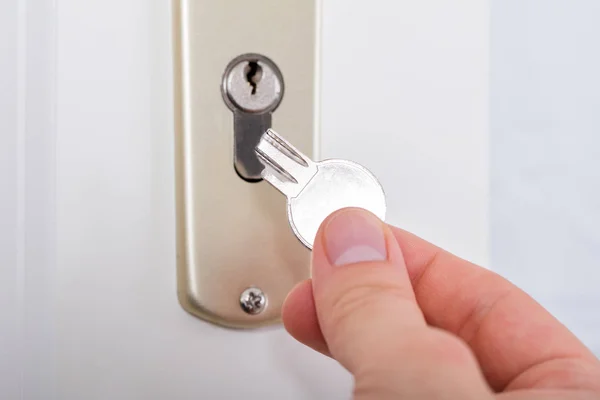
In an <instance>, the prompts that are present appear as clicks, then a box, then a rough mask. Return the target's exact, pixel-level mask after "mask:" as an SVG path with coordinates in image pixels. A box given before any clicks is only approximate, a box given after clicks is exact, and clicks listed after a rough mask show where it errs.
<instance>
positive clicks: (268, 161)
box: [256, 148, 298, 183]
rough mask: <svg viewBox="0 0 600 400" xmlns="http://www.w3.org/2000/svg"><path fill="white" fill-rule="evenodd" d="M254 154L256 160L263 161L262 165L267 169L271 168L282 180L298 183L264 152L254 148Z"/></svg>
mask: <svg viewBox="0 0 600 400" xmlns="http://www.w3.org/2000/svg"><path fill="white" fill-rule="evenodd" d="M256 154H257V155H258V158H260V160H261V161H263V163H264V164H266V166H267V167H270V168H272V169H273V170H274V171H275V172H276V173H278V174H279V175H281V176H282V177H283V178H285V179H287V180H288V181H290V182H292V183H298V181H297V180H296V178H294V177H293V176H292V175H291V174H290V173H289V172H287V171H286V170H285V169H284V168H283V167H282V166H281V165H279V163H278V162H277V161H275V160H273V159H272V158H271V157H269V155H268V154H266V153H265V152H264V151H262V150H261V149H259V148H256Z"/></svg>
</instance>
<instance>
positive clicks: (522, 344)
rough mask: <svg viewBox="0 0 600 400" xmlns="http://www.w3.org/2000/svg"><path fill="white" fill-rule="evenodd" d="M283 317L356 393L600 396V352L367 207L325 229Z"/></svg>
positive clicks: (484, 274)
mask: <svg viewBox="0 0 600 400" xmlns="http://www.w3.org/2000/svg"><path fill="white" fill-rule="evenodd" d="M283 320H284V323H285V327H286V329H287V330H288V332H289V333H290V334H291V335H292V336H293V337H295V338H296V339H297V340H299V341H300V342H302V343H304V344H306V345H307V346H310V347H312V348H313V349H315V350H317V351H320V352H321V353H323V354H326V355H329V356H331V357H333V358H335V359H336V360H337V361H339V362H340V364H341V365H342V366H344V367H345V368H346V369H347V370H348V371H350V373H352V375H353V376H354V379H355V389H354V396H355V398H356V399H452V400H455V399H461V400H464V399H476V400H485V399H494V398H497V399H527V400H530V399H561V400H562V399H600V362H599V361H598V359H597V358H596V357H595V356H594V355H593V354H592V353H591V352H590V351H589V350H588V349H587V348H586V347H585V346H584V345H583V344H582V343H581V342H580V341H579V340H578V339H577V338H576V337H575V336H573V334H571V333H570V332H569V330H567V329H566V328H565V327H564V326H563V325H561V324H560V323H559V322H558V321H557V320H556V319H554V318H553V317H552V316H551V315H550V314H549V313H548V312H547V311H546V310H545V309H544V308H542V307H541V306H540V305H539V304H537V303H536V302H535V301H534V300H533V299H532V298H530V297H529V296H528V295H527V294H525V293H524V292H522V291H521V290H519V289H518V288H516V287H515V286H513V285H512V284H511V283H509V282H508V281H506V280H504V279H503V278H501V277H500V276H498V275H496V274H494V273H493V272H490V271H488V270H485V269H483V268H480V267H478V266H476V265H473V264H471V263H469V262H466V261H464V260H461V259H459V258H457V257H455V256H453V255H451V254H449V253H447V252H445V251H443V250H441V249H439V248H437V247H435V246H433V245H431V244H429V243H427V242H425V241H424V240H422V239H419V238H417V237H415V236H413V235H411V234H410V233H407V232H405V231H402V230H400V229H397V228H394V227H390V226H388V225H386V224H384V223H382V222H381V221H380V220H379V219H377V218H376V217H375V216H373V215H371V214H369V213H367V212H366V211H363V210H358V209H345V210H341V211H338V212H336V213H334V214H333V215H331V216H330V217H329V218H328V219H327V220H326V221H325V222H324V223H323V224H322V226H321V228H320V230H319V233H318V235H317V238H316V240H315V244H314V248H313V253H312V280H308V281H305V282H303V283H301V284H299V285H298V286H297V287H296V288H295V289H294V290H293V291H292V292H291V293H290V295H289V296H288V298H287V300H286V302H285V305H284V309H283ZM495 396H496V397H495Z"/></svg>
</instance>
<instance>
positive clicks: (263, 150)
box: [255, 129, 317, 198]
mask: <svg viewBox="0 0 600 400" xmlns="http://www.w3.org/2000/svg"><path fill="white" fill-rule="evenodd" d="M255 151H256V154H257V156H258V159H259V160H260V161H261V162H262V163H263V165H264V166H265V169H264V170H263V173H262V175H263V178H264V179H265V180H266V181H267V182H269V183H270V184H271V185H273V186H274V187H275V188H276V189H277V190H279V191H280V192H281V193H283V194H284V195H285V196H286V197H288V198H293V197H296V196H297V195H298V194H299V193H300V192H301V191H302V189H304V187H305V186H306V185H307V184H308V182H309V181H310V180H311V179H312V178H313V177H314V176H315V174H316V173H317V164H316V163H315V162H313V161H312V160H311V159H310V158H308V157H306V156H305V155H304V154H302V153H301V152H300V151H299V150H298V149H296V148H295V147H294V146H292V145H291V144H290V143H289V142H288V141H286V140H285V139H284V138H282V137H281V136H280V135H279V134H278V133H277V132H275V131H274V130H272V129H269V130H267V131H266V132H265V133H264V134H263V135H262V137H261V139H260V141H259V143H258V145H257V146H256V149H255Z"/></svg>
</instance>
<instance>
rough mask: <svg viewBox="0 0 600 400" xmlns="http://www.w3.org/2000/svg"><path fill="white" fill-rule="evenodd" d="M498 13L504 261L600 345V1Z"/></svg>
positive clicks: (496, 192) (506, 1)
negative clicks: (599, 253)
mask: <svg viewBox="0 0 600 400" xmlns="http://www.w3.org/2000/svg"><path fill="white" fill-rule="evenodd" d="M492 16H493V18H492V44H491V48H492V86H491V87H492V100H491V102H492V136H491V137H492V142H491V151H492V152H491V156H492V162H491V180H492V203H491V217H492V224H491V227H492V259H493V265H494V269H495V270H497V271H498V272H500V273H502V274H504V275H506V276H507V277H508V278H510V279H511V280H513V281H514V282H516V283H517V284H519V285H520V286H521V287H523V288H524V289H526V290H527V291H528V292H529V293H531V294H532V295H533V296H535V297H536V299H538V300H539V301H541V302H542V304H543V305H544V306H546V307H548V308H549V309H550V310H551V311H552V312H553V313H554V314H555V315H556V316H558V317H559V318H560V319H561V320H562V321H563V322H564V323H566V324H567V325H568V326H569V327H570V328H571V329H573V330H574V331H575V333H577V334H578V335H579V336H580V337H581V338H582V339H583V340H584V341H585V342H586V344H587V345H588V346H590V347H591V348H592V349H593V350H594V351H595V352H596V354H599V355H600V312H598V306H599V305H600V257H599V256H598V252H599V249H600V112H599V110H600V74H599V71H600V24H599V23H598V21H600V2H598V1H597V0H573V1H562V0H550V1H548V0H502V1H500V0H499V1H495V2H493V7H492Z"/></svg>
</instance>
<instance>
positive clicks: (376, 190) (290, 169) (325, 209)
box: [256, 129, 386, 249]
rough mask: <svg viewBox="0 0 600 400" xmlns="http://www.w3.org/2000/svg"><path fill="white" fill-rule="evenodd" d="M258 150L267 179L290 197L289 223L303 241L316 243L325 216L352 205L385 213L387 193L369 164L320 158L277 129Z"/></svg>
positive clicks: (288, 207)
mask: <svg viewBox="0 0 600 400" xmlns="http://www.w3.org/2000/svg"><path fill="white" fill-rule="evenodd" d="M256 153H257V155H258V158H259V159H260V160H261V162H263V163H264V165H265V170H264V171H263V177H264V179H265V180H266V181H267V182H269V183H270V184H271V185H273V186H274V187H275V188H276V189H277V190H279V191H280V192H281V193H282V194H284V195H285V196H286V197H287V200H288V201H287V212H288V218H289V223H290V226H291V228H292V230H293V231H294V233H295V234H296V236H297V237H298V239H300V241H301V242H302V244H304V245H305V246H306V247H308V248H309V249H312V246H313V243H314V240H315V236H316V234H317V230H318V229H319V226H320V225H321V223H322V222H323V221H324V220H325V218H326V217H327V216H328V215H329V214H331V213H332V212H334V211H337V210H340V209H342V208H346V207H358V208H364V209H365V210H368V211H371V212H372V213H373V214H375V215H376V216H378V217H379V218H380V219H382V220H384V219H385V212H386V202H385V193H384V191H383V188H382V187H381V184H380V183H379V181H378V180H377V178H375V176H373V174H372V173H371V172H369V171H368V170H367V169H366V168H364V167H363V166H361V165H358V164H356V163H353V162H351V161H347V160H325V161H320V162H314V161H312V160H311V159H310V158H308V157H306V156H305V155H304V154H302V153H301V152H300V151H299V150H298V149H296V148H295V147H294V146H292V145H291V144H290V143H289V142H288V141H287V140H285V139H283V138H282V137H281V136H280V135H279V134H277V133H276V132H275V131H273V130H272V129H269V130H268V131H267V132H266V133H265V134H264V135H263V136H262V138H261V140H260V142H259V144H258V146H257V148H256Z"/></svg>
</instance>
